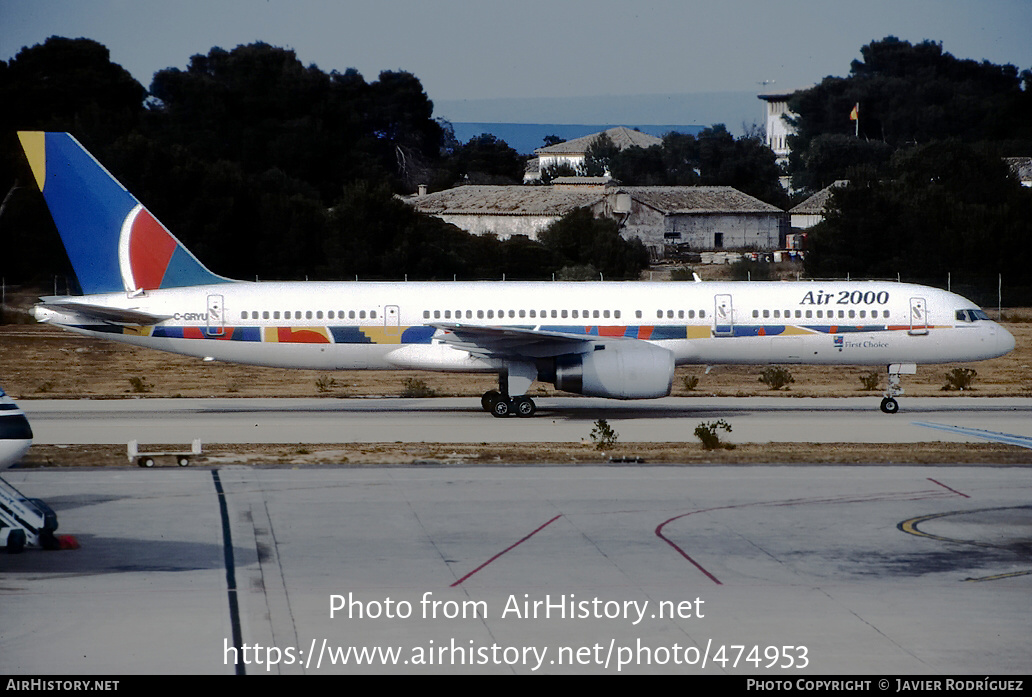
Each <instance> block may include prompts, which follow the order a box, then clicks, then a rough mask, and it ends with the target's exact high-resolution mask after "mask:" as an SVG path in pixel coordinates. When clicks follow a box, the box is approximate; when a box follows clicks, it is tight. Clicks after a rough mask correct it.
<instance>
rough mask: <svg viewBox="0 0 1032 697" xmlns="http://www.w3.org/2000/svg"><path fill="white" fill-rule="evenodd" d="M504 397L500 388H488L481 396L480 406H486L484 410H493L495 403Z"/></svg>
mask: <svg viewBox="0 0 1032 697" xmlns="http://www.w3.org/2000/svg"><path fill="white" fill-rule="evenodd" d="M501 398H502V393H501V392H499V391H498V390H488V391H487V392H485V393H484V396H483V397H481V398H480V406H482V407H483V408H484V411H493V410H494V409H493V407H494V403H495V402H497V401H498V400H499V399H501Z"/></svg>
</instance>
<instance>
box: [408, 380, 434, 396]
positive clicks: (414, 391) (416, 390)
mask: <svg viewBox="0 0 1032 697" xmlns="http://www.w3.org/2000/svg"><path fill="white" fill-rule="evenodd" d="M401 384H402V385H404V389H402V391H401V396H402V397H434V396H436V395H437V390H435V389H434V388H432V387H430V386H429V385H427V384H426V382H424V381H423V380H420V379H419V378H405V379H404V380H402V381H401Z"/></svg>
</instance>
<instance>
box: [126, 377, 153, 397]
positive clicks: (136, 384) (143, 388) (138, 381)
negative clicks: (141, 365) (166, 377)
mask: <svg viewBox="0 0 1032 697" xmlns="http://www.w3.org/2000/svg"><path fill="white" fill-rule="evenodd" d="M129 386H130V387H131V388H132V389H133V392H135V393H136V394H144V393H147V392H150V391H151V390H152V389H154V385H152V384H150V383H149V382H147V380H146V379H144V378H141V377H131V378H129Z"/></svg>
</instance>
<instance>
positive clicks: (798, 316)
mask: <svg viewBox="0 0 1032 697" xmlns="http://www.w3.org/2000/svg"><path fill="white" fill-rule="evenodd" d="M795 316H796V319H799V318H800V317H802V316H803V311H802V310H796V311H795Z"/></svg>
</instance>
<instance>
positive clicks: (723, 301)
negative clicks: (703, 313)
mask: <svg viewBox="0 0 1032 697" xmlns="http://www.w3.org/2000/svg"><path fill="white" fill-rule="evenodd" d="M713 305H714V307H713V335H714V336H733V335H734V333H735V320H734V315H735V312H734V307H732V304H731V296H730V295H716V296H714V297H713Z"/></svg>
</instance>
